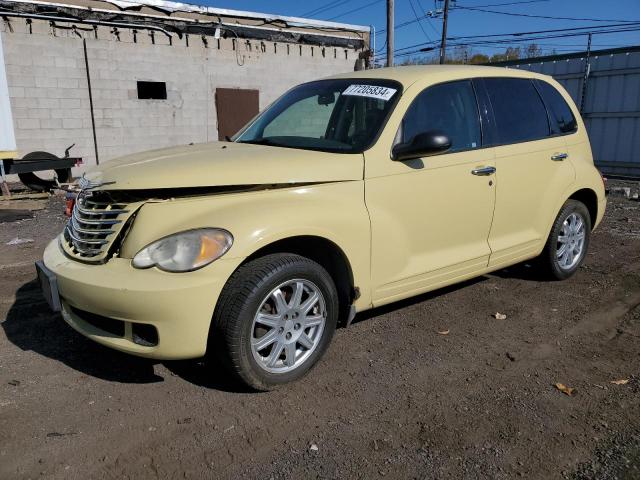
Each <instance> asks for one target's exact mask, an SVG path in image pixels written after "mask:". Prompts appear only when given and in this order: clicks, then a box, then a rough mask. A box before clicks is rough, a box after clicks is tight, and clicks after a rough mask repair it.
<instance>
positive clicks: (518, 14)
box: [453, 6, 637, 23]
mask: <svg viewBox="0 0 640 480" xmlns="http://www.w3.org/2000/svg"><path fill="white" fill-rule="evenodd" d="M453 8H455V9H456V10H470V11H474V12H483V13H493V14H496V15H508V16H511V17H527V18H545V19H547V20H571V21H579V22H627V23H632V22H635V21H637V20H612V19H603V18H576V17H552V16H549V15H534V14H530V13H515V12H499V11H497V10H485V9H483V8H477V7H461V6H457V7H453Z"/></svg>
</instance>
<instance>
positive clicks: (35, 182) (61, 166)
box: [0, 34, 82, 197]
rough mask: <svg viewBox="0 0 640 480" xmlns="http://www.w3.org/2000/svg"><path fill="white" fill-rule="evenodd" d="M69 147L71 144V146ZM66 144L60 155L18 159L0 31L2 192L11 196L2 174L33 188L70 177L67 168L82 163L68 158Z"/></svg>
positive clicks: (44, 187) (37, 154) (40, 154)
mask: <svg viewBox="0 0 640 480" xmlns="http://www.w3.org/2000/svg"><path fill="white" fill-rule="evenodd" d="M72 146H73V145H72ZM70 148H71V147H69V148H68V149H67V151H66V152H65V156H64V158H58V157H56V156H55V155H53V154H51V153H48V152H31V153H28V154H27V155H25V156H24V157H23V158H21V159H18V158H17V156H18V152H17V149H16V137H15V132H14V129H13V116H12V115H11V101H10V99H9V87H8V85H7V72H6V69H5V65H4V52H3V51H2V35H1V34H0V187H1V189H2V195H3V196H5V197H9V196H11V193H10V192H9V188H8V187H7V183H6V176H7V175H13V174H17V175H18V177H19V178H20V180H21V181H22V183H24V184H25V185H27V186H28V187H30V188H32V189H33V190H41V191H44V190H51V189H52V188H54V187H56V186H58V185H59V184H60V183H64V182H68V181H69V180H70V178H71V167H74V166H76V165H78V164H80V163H81V162H82V159H81V158H78V157H70V156H69V149H70ZM46 170H53V172H54V180H48V179H43V178H41V177H39V176H37V175H36V174H35V173H34V172H41V171H46Z"/></svg>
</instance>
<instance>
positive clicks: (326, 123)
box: [233, 79, 401, 153]
mask: <svg viewBox="0 0 640 480" xmlns="http://www.w3.org/2000/svg"><path fill="white" fill-rule="evenodd" d="M400 90H401V86H400V84H399V83H397V82H393V81H390V80H379V79H366V80H365V79H344V80H342V79H341V80H320V81H317V82H311V83H305V84H304V85H300V86H298V87H295V88H293V89H292V90H290V91H288V92H287V93H286V94H284V95H283V96H282V97H280V98H279V99H278V100H277V101H276V102H275V103H273V104H272V105H271V106H270V107H269V108H267V109H266V110H265V111H264V112H262V113H261V114H260V115H258V117H257V118H256V119H255V120H253V121H252V122H251V123H250V124H249V125H247V126H246V127H245V128H244V129H243V130H241V131H240V133H238V134H237V135H236V136H235V137H234V138H233V141H235V142H240V143H256V144H261V145H273V146H278V147H288V148H302V149H308V150H322V151H326V152H337V153H361V152H363V151H364V150H366V149H367V148H368V147H369V146H371V144H372V143H373V142H374V141H375V140H376V138H377V137H378V134H379V133H380V130H381V129H382V127H383V125H384V123H385V121H386V119H387V117H388V115H389V112H391V110H392V108H393V106H394V105H395V103H396V101H397V99H398V98H399V97H400V93H401V92H400Z"/></svg>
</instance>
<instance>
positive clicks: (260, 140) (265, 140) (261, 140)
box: [238, 138, 279, 146]
mask: <svg viewBox="0 0 640 480" xmlns="http://www.w3.org/2000/svg"><path fill="white" fill-rule="evenodd" d="M238 143H251V144H253V145H276V146H278V145H279V144H278V143H276V142H274V141H273V140H270V139H268V138H255V139H253V140H238Z"/></svg>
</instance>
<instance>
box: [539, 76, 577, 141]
mask: <svg viewBox="0 0 640 480" xmlns="http://www.w3.org/2000/svg"><path fill="white" fill-rule="evenodd" d="M536 85H537V87H538V90H539V91H540V94H541V95H542V98H543V99H544V103H545V104H546V105H547V109H548V110H549V116H550V117H551V118H550V120H551V133H552V134H554V135H560V134H565V133H573V132H575V131H576V130H577V129H578V123H577V122H576V117H574V116H573V112H572V111H571V108H570V107H569V105H568V104H567V102H566V101H565V99H564V97H563V96H562V95H561V94H560V92H558V90H556V88H555V87H554V86H553V85H551V84H549V83H547V82H545V81H542V80H536Z"/></svg>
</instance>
